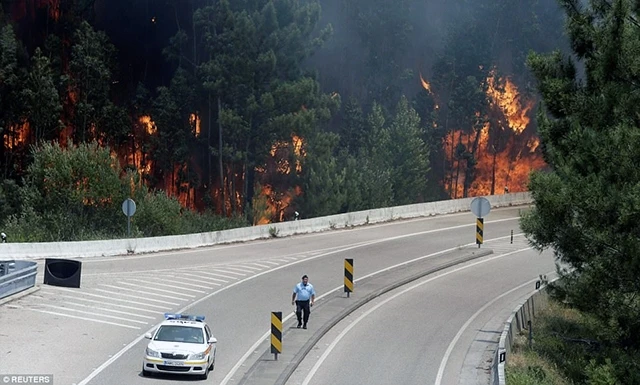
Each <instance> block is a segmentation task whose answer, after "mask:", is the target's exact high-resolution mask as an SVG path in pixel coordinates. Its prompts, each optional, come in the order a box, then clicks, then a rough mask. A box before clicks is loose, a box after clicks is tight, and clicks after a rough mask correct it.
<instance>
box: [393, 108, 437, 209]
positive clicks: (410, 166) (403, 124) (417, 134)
mask: <svg viewBox="0 0 640 385" xmlns="http://www.w3.org/2000/svg"><path fill="white" fill-rule="evenodd" d="M390 140H391V153H392V158H391V159H392V160H391V169H392V173H391V183H392V185H393V203H394V204H395V205H406V204H412V203H419V202H424V201H425V198H426V197H425V194H426V191H427V173H428V172H429V151H428V147H427V146H426V145H425V143H424V142H423V140H422V130H421V129H420V117H419V116H418V113H417V112H416V111H415V110H414V109H413V108H412V107H411V106H410V105H409V101H408V100H407V98H406V97H404V96H403V97H402V98H401V99H400V101H399V102H398V106H397V108H396V116H395V119H394V121H393V123H392V124H391V127H390Z"/></svg>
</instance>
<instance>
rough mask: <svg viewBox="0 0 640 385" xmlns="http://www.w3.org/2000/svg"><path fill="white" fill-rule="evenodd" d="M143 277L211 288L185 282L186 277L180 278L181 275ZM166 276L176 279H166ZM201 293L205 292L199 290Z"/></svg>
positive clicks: (206, 287) (205, 287)
mask: <svg viewBox="0 0 640 385" xmlns="http://www.w3.org/2000/svg"><path fill="white" fill-rule="evenodd" d="M145 278H147V279H153V278H156V279H162V282H165V281H166V282H172V283H178V284H180V285H184V286H192V287H199V288H201V289H207V290H211V289H213V288H212V287H209V286H204V285H197V284H195V283H187V282H185V280H187V279H186V278H181V277H179V276H176V275H167V276H164V277H145ZM168 278H177V280H174V279H168ZM156 283H157V282H156ZM185 290H186V289H185ZM201 293H205V292H204V291H201Z"/></svg>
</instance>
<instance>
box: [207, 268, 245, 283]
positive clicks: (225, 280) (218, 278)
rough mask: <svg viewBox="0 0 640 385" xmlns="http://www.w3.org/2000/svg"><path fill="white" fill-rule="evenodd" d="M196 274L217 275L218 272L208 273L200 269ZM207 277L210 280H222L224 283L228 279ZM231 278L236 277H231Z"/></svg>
mask: <svg viewBox="0 0 640 385" xmlns="http://www.w3.org/2000/svg"><path fill="white" fill-rule="evenodd" d="M198 274H206V275H211V276H219V275H218V274H215V273H209V272H206V271H200V272H198ZM207 279H210V280H212V281H220V282H224V283H229V281H227V280H224V279H220V278H212V277H207ZM232 279H236V278H232Z"/></svg>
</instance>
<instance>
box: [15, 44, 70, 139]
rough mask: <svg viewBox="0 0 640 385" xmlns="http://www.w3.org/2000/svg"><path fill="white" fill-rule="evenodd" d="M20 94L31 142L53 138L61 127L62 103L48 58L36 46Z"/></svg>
mask: <svg viewBox="0 0 640 385" xmlns="http://www.w3.org/2000/svg"><path fill="white" fill-rule="evenodd" d="M22 95H23V97H24V100H25V118H26V119H27V120H28V121H29V122H30V124H31V126H30V128H31V133H32V135H33V137H32V142H36V143H37V142H39V141H40V140H43V139H44V140H51V139H54V138H55V137H56V135H57V134H58V133H59V130H60V129H61V127H62V122H61V121H60V113H61V112H62V104H61V102H60V97H59V95H58V90H57V88H56V81H55V80H54V76H53V72H52V70H51V66H50V62H49V59H48V58H47V57H46V56H43V55H42V51H41V50H40V48H36V51H35V53H34V56H33V59H32V66H31V71H30V73H29V77H28V78H27V82H26V84H25V88H24V89H23V90H22Z"/></svg>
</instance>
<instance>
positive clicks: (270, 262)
mask: <svg viewBox="0 0 640 385" xmlns="http://www.w3.org/2000/svg"><path fill="white" fill-rule="evenodd" d="M260 262H262V263H267V264H269V265H276V266H277V265H279V263H278V262H272V261H260ZM266 267H271V266H266Z"/></svg>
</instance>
